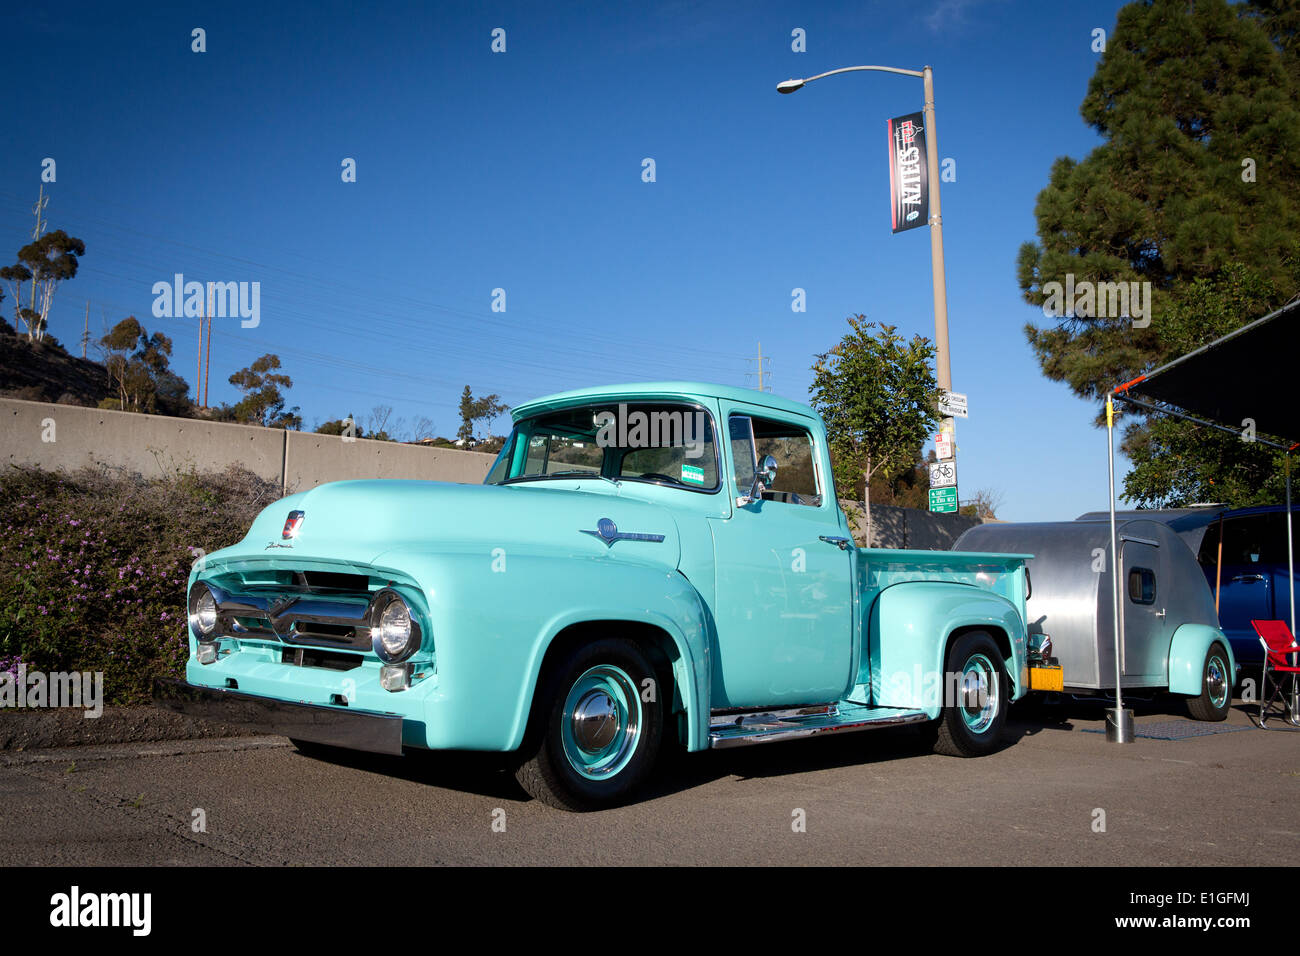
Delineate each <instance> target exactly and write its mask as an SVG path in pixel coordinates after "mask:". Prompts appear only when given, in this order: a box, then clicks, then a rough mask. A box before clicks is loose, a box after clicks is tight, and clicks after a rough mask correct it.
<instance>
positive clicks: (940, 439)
mask: <svg viewBox="0 0 1300 956" xmlns="http://www.w3.org/2000/svg"><path fill="white" fill-rule="evenodd" d="M934 454H935V457H936V458H938V459H939V460H940V461H942V460H943V459H945V458H951V457H952V433H951V432H939V434H937V435H935V436H934Z"/></svg>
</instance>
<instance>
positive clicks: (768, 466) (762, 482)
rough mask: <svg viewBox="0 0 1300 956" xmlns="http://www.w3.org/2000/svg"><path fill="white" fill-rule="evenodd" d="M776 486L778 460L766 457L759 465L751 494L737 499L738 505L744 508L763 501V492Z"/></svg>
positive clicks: (750, 490) (769, 456)
mask: <svg viewBox="0 0 1300 956" xmlns="http://www.w3.org/2000/svg"><path fill="white" fill-rule="evenodd" d="M775 484H776V459H775V458H773V457H772V456H771V455H764V456H763V460H762V461H761V462H759V463H758V469H757V470H756V471H755V472H754V484H753V485H752V486H751V487H750V489H749V494H747V495H743V496H741V497H740V498H737V499H736V504H738V505H741V506H744V505H748V504H752V503H753V502H755V501H761V500H762V498H763V492H765V491H768V490H769V489H771V487H772V486H773V485H775Z"/></svg>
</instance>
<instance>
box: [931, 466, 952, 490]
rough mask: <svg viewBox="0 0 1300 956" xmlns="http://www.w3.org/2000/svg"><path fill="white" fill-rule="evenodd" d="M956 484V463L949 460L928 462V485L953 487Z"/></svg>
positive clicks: (932, 486)
mask: <svg viewBox="0 0 1300 956" xmlns="http://www.w3.org/2000/svg"><path fill="white" fill-rule="evenodd" d="M956 485H957V464H956V462H951V461H932V462H930V487H931V488H953V487H956Z"/></svg>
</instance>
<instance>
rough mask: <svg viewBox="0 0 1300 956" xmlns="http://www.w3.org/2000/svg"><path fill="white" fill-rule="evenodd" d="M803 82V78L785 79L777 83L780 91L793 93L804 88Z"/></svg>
mask: <svg viewBox="0 0 1300 956" xmlns="http://www.w3.org/2000/svg"><path fill="white" fill-rule="evenodd" d="M803 84H804V81H803V80H785V81H784V82H781V83H778V84H776V91H777V92H778V93H793V92H794V91H795V90H801V89H803Z"/></svg>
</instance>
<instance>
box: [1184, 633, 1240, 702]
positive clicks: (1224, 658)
mask: <svg viewBox="0 0 1300 956" xmlns="http://www.w3.org/2000/svg"><path fill="white" fill-rule="evenodd" d="M1231 705H1232V678H1231V677H1230V676H1229V674H1228V655H1227V654H1226V653H1224V650H1223V647H1222V645H1219V644H1211V645H1210V649H1209V650H1208V651H1206V653H1205V665H1204V667H1203V668H1202V669H1201V696H1199V697H1192V698H1190V699H1188V701H1187V709H1188V710H1189V711H1191V714H1192V716H1193V717H1195V718H1196V719H1197V720H1209V721H1217V720H1223V719H1225V718H1226V717H1227V716H1228V709H1229V707H1231Z"/></svg>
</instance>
